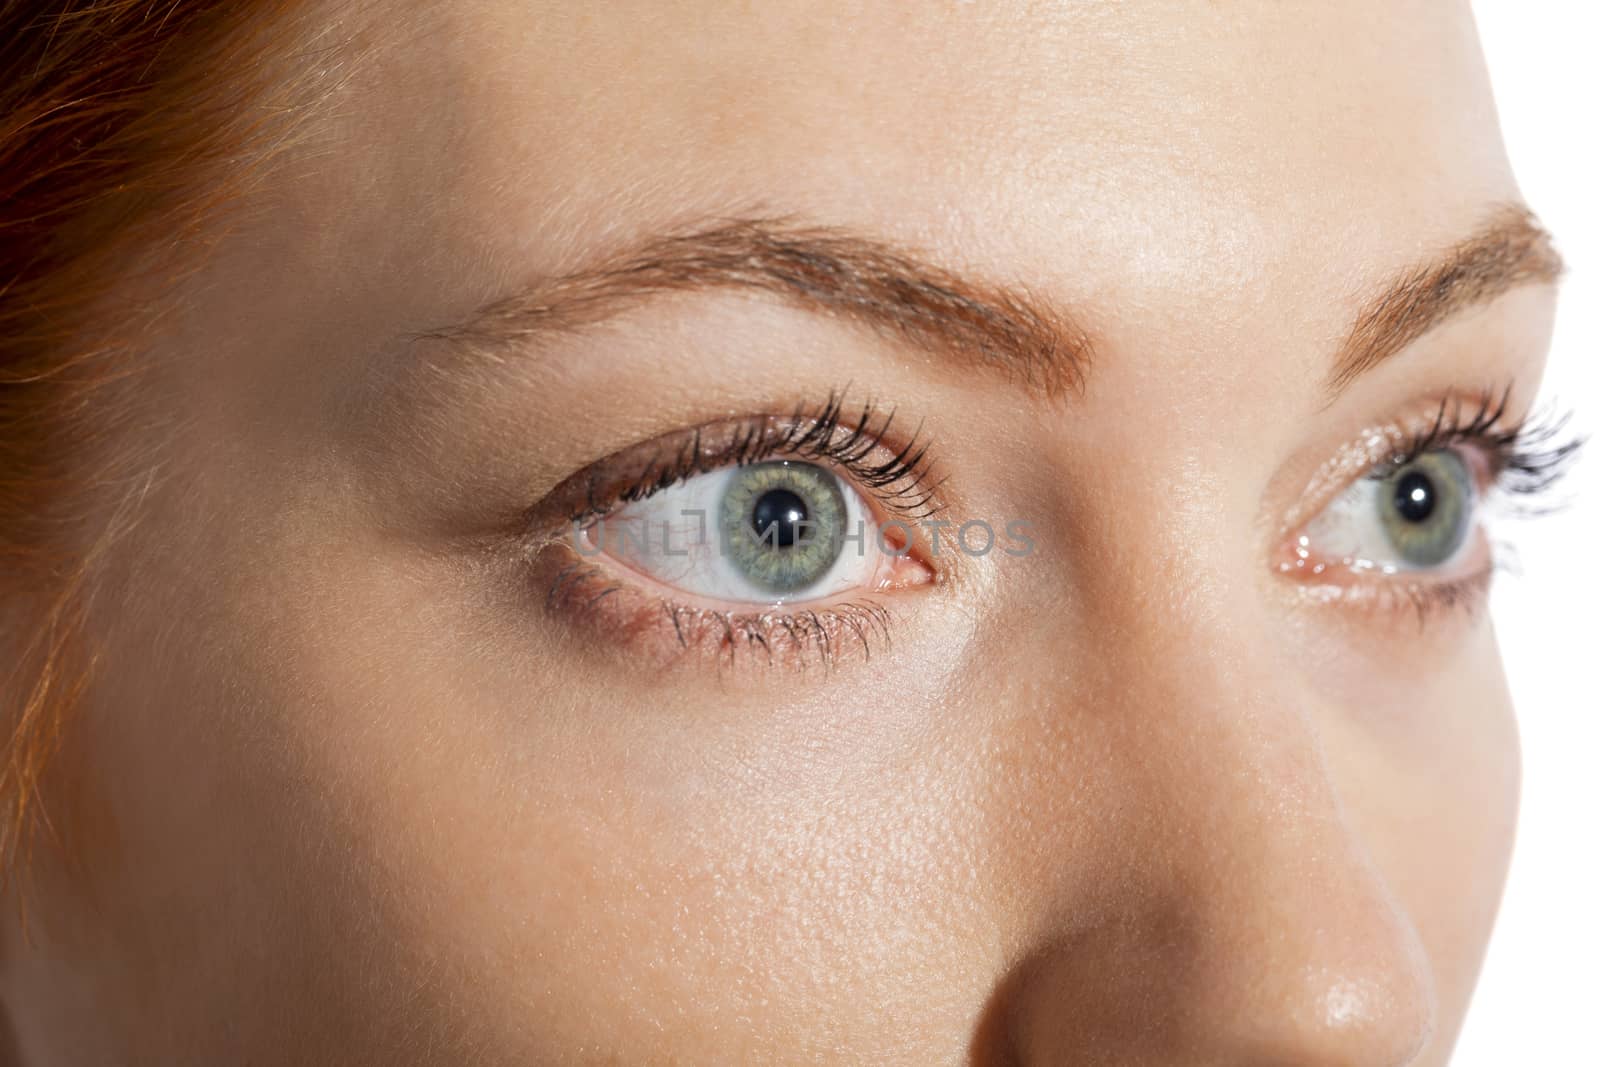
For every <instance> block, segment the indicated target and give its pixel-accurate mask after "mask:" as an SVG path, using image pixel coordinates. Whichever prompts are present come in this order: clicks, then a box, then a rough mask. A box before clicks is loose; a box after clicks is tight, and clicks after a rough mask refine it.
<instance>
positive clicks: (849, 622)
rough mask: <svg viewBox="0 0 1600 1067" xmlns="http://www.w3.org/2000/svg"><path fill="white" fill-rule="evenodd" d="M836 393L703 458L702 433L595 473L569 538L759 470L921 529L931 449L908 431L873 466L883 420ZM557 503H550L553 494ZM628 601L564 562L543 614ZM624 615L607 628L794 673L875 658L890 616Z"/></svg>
mask: <svg viewBox="0 0 1600 1067" xmlns="http://www.w3.org/2000/svg"><path fill="white" fill-rule="evenodd" d="M847 393H848V388H846V389H840V390H834V391H832V392H830V393H829V394H828V396H827V398H826V399H825V400H823V401H822V402H821V403H820V404H816V405H806V404H801V405H799V406H797V407H796V408H795V409H794V411H793V412H792V413H791V414H790V415H789V416H788V417H787V418H779V417H774V416H758V417H754V418H749V419H745V420H742V421H738V422H735V423H733V424H731V425H725V426H721V427H718V428H717V430H716V436H717V437H718V439H719V440H720V441H721V443H720V444H719V445H715V446H708V444H707V438H708V433H707V431H706V430H705V429H704V428H701V429H696V430H692V431H689V432H688V433H687V434H685V435H676V436H677V437H678V438H680V439H679V440H678V441H677V443H675V444H674V443H673V441H672V439H669V440H668V441H667V442H664V443H663V444H662V446H661V447H659V448H658V449H657V450H656V451H655V452H654V453H653V454H650V455H648V457H647V458H646V459H644V461H643V463H642V467H641V469H639V470H637V471H636V472H635V473H633V474H631V475H625V476H623V477H621V478H620V479H612V480H611V481H610V482H609V483H607V482H605V480H604V479H605V478H606V475H605V473H604V471H603V470H596V471H594V472H593V473H592V474H590V475H589V476H588V477H587V478H586V479H585V482H584V485H583V489H582V494H581V502H580V504H579V505H578V506H577V507H570V508H568V509H567V520H568V523H569V527H570V528H571V529H574V530H585V529H587V528H588V527H590V526H592V525H594V524H596V523H598V522H600V521H601V520H603V519H605V518H606V517H608V516H609V515H611V514H612V513H614V512H615V511H617V510H618V509H620V508H623V507H625V506H627V505H629V504H633V503H637V502H639V501H641V500H645V499H648V498H649V497H651V496H654V495H655V494H657V493H660V492H663V491H664V490H667V489H669V488H672V487H673V486H676V485H679V484H681V483H682V482H684V481H687V480H688V479H690V478H693V477H695V476H697V475H701V474H708V473H711V472H713V471H716V470H720V469H723V468H725V467H730V466H748V465H751V464H756V463H761V462H764V461H766V460H769V459H775V458H784V459H796V460H803V461H806V462H810V463H816V464H818V465H823V466H827V467H831V468H833V469H835V470H837V471H839V472H840V473H842V474H844V475H846V476H848V478H849V479H850V481H851V482H852V484H853V485H854V486H855V487H856V488H858V490H859V491H860V492H861V493H862V495H863V496H864V497H865V498H866V499H868V500H870V501H872V502H874V503H875V504H876V505H877V506H878V507H880V508H882V509H883V510H884V511H885V512H888V513H889V514H891V515H892V516H894V517H896V518H899V519H903V520H911V521H915V520H922V519H927V518H931V517H933V516H934V515H937V514H938V513H939V512H940V511H941V510H943V503H942V501H941V499H940V497H939V488H940V485H941V484H942V479H941V478H938V477H937V476H936V475H935V469H936V468H935V463H934V458H933V452H932V446H931V443H930V442H929V441H928V440H927V438H926V437H925V435H924V433H923V429H922V427H921V426H920V425H919V426H918V427H917V428H916V430H915V431H914V432H913V433H912V434H911V435H910V437H909V438H907V439H906V441H905V443H904V444H902V445H900V446H899V447H898V448H896V449H895V451H894V452H893V453H892V454H890V455H887V456H881V455H880V454H881V453H882V451H883V449H884V447H885V446H884V443H883V442H884V441H885V440H886V439H889V437H890V434H891V433H892V432H893V429H894V425H895V412H894V410H893V409H892V408H891V409H889V410H887V411H882V410H880V409H879V408H878V407H877V405H875V404H874V403H873V402H872V401H871V400H867V401H864V402H863V403H862V404H861V406H860V408H859V410H855V411H854V412H852V410H851V409H850V408H847V405H846V400H845V397H846V395H847ZM558 495H560V491H559V490H558ZM631 593H632V590H630V588H629V587H628V586H626V585H625V584H623V583H622V582H620V581H618V580H616V579H615V578H613V577H612V576H611V574H609V573H608V571H607V570H606V569H605V568H603V567H601V566H599V565H596V564H591V563H587V562H568V563H566V564H565V565H563V566H562V567H561V568H560V569H559V570H558V571H557V573H556V575H555V576H554V578H553V579H552V581H551V584H550V587H549V591H548V593H547V596H546V601H545V602H546V608H547V609H555V608H558V607H565V608H567V609H569V610H578V611H585V612H588V611H597V610H605V608H604V607H603V605H604V606H610V607H615V606H616V605H617V601H618V600H622V601H623V603H624V604H626V602H627V598H629V597H630V594H631ZM640 596H648V597H649V600H648V601H644V602H636V603H635V604H634V605H633V608H634V609H636V610H629V608H627V607H626V606H624V607H623V608H622V610H621V611H620V612H613V613H612V615H613V617H612V618H610V620H609V621H610V622H611V624H612V625H620V626H622V627H624V628H628V629H635V630H643V629H646V628H648V627H650V626H653V625H660V624H661V622H662V617H663V616H664V618H665V622H666V629H667V630H668V631H669V632H670V635H671V639H672V640H673V641H674V642H675V643H676V645H677V646H678V647H679V648H680V649H691V648H700V647H706V646H709V647H710V648H711V649H713V650H714V651H715V652H716V653H717V655H718V656H722V657H726V658H727V659H728V660H729V661H731V660H732V659H733V658H734V657H735V655H736V654H737V653H738V652H740V651H741V650H745V651H748V652H752V653H755V654H757V655H761V656H762V657H763V658H764V659H765V660H767V661H769V662H776V661H777V660H778V659H779V658H780V657H782V658H785V659H789V660H793V661H794V662H796V663H803V662H805V661H806V660H807V659H809V658H811V657H813V656H814V657H815V658H816V659H817V660H819V661H820V662H821V663H822V664H823V665H824V666H831V665H832V664H833V663H834V662H835V660H836V659H837V657H838V656H839V655H840V653H841V652H843V651H845V650H846V649H847V648H855V649H858V650H859V651H860V654H861V655H862V656H863V658H865V659H870V658H871V656H872V652H873V650H874V649H876V648H879V647H881V646H887V645H888V643H889V638H890V630H891V624H892V622H893V620H894V616H893V615H892V613H891V612H890V611H889V609H888V608H886V607H884V606H883V605H882V604H880V603H878V602H877V601H876V600H874V599H871V598H870V597H861V598H858V599H855V600H851V601H847V602H843V603H836V604H830V605H828V606H826V607H818V608H808V607H798V608H797V607H792V606H791V607H785V608H781V609H780V608H774V609H769V610H762V611H753V612H739V611H724V610H718V609H711V608H703V607H697V606H692V605H689V604H685V603H681V602H678V601H675V600H672V599H668V598H663V597H659V596H655V595H651V594H640Z"/></svg>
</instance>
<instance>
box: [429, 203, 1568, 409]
mask: <svg viewBox="0 0 1600 1067" xmlns="http://www.w3.org/2000/svg"><path fill="white" fill-rule="evenodd" d="M1562 269H1563V268H1562V263H1561V258H1560V256H1559V255H1557V254H1556V251H1555V248H1554V246H1553V244H1552V242H1551V240H1550V236H1549V234H1547V233H1546V232H1545V231H1544V229H1543V228H1541V227H1540V225H1539V224H1538V222H1537V220H1536V219H1535V218H1534V216H1533V214H1532V213H1531V212H1529V211H1528V210H1527V209H1526V208H1525V207H1522V206H1520V205H1503V206H1501V207H1500V208H1498V209H1496V210H1495V211H1494V212H1492V213H1491V216H1490V218H1489V219H1488V220H1487V222H1486V223H1485V224H1484V225H1483V226H1481V227H1480V228H1479V229H1478V230H1477V231H1476V232H1475V233H1473V234H1471V235H1470V236H1468V237H1466V238H1464V239H1462V240H1460V241H1458V242H1456V243H1455V244H1454V245H1451V246H1449V247H1448V248H1447V249H1446V250H1445V251H1444V253H1443V254H1442V255H1440V256H1437V257H1435V258H1433V259H1430V260H1428V261H1426V262H1424V263H1422V264H1419V265H1417V266H1414V267H1412V268H1410V269H1407V270H1404V271H1401V272H1400V273H1399V274H1397V275H1396V276H1394V277H1392V278H1391V279H1389V280H1388V281H1387V282H1385V283H1383V284H1382V285H1380V286H1379V287H1378V288H1377V290H1376V292H1375V294H1374V295H1372V296H1370V297H1368V299H1367V300H1366V301H1365V302H1364V303H1363V307H1362V310H1361V311H1360V312H1359V313H1358V315H1357V316H1356V318H1355V321H1354V324H1353V325H1352V327H1351V329H1350V332H1349V334H1348V336H1347V337H1346V338H1345V340H1344V342H1343V344H1342V345H1341V347H1340V349H1339V352H1338V354H1337V356H1336V357H1335V359H1334V361H1333V367H1332V371H1331V373H1330V374H1329V376H1328V378H1327V380H1326V382H1325V386H1326V389H1327V392H1328V393H1329V395H1330V398H1331V396H1335V395H1337V394H1338V393H1339V392H1341V391H1342V390H1344V389H1345V388H1346V387H1347V386H1348V385H1349V384H1350V383H1351V382H1353V381H1354V380H1355V379H1356V378H1358V377H1360V376H1361V375H1363V374H1365V373H1367V372H1368V371H1370V370H1372V369H1373V368H1374V367H1376V366H1378V365H1379V364H1380V363H1382V362H1384V361H1385V360H1387V359H1389V358H1390V357H1391V356H1394V355H1396V354H1397V353H1399V352H1400V351H1402V350H1403V349H1405V348H1406V346H1408V345H1409V344H1411V342H1413V341H1415V340H1417V339H1418V338H1419V337H1421V336H1422V335H1423V334H1425V333H1427V332H1428V331H1429V330H1431V329H1433V328H1434V327H1435V326H1437V325H1438V324H1439V323H1441V322H1442V321H1444V320H1445V319H1446V318H1449V317H1450V316H1452V315H1454V314H1457V313H1459V312H1460V311H1462V310H1464V309H1466V308H1468V307H1470V306H1473V305H1477V304H1483V303H1486V302H1488V301H1490V300H1492V299H1494V298H1495V297H1496V296H1499V295H1500V294H1502V293H1504V292H1506V291H1508V290H1510V289H1512V288H1514V287H1516V286H1519V285H1524V284H1528V283H1534V282H1553V281H1555V280H1556V279H1557V278H1558V277H1559V276H1560V274H1561V272H1562ZM708 289H735V290H738V289H743V290H748V291H759V292H766V293H771V294H775V295H777V296H779V297H782V298H784V299H786V300H788V301H790V302H791V303H794V304H797V305H798V306H800V307H803V308H806V309H809V310H814V311H820V312H823V313H827V314H831V315H834V316H837V317H840V318H843V319H845V320H847V321H850V322H854V323H856V324H858V325H861V326H864V327H866V328H868V329H871V330H874V331H876V332H878V333H880V334H884V335H887V336H890V337H892V338H894V339H896V340H898V341H900V342H902V343H904V344H907V345H910V346H911V347H913V348H916V349H919V350H922V351H926V352H929V353H932V354H935V355H938V356H939V357H941V358H942V359H945V360H948V361H953V362H954V363H955V364H956V365H957V366H961V367H965V368H975V369H980V370H986V371H990V372H998V373H999V374H1000V375H1001V376H1003V377H1004V378H1006V379H1008V380H1010V381H1012V382H1015V383H1017V384H1020V385H1021V386H1022V387H1023V388H1024V389H1026V390H1028V391H1030V392H1033V393H1036V394H1038V395H1042V396H1045V397H1058V396H1061V395H1064V394H1068V393H1079V392H1082V390H1083V388H1084V386H1085V383H1086V382H1087V379H1088V373H1089V370H1090V368H1091V366H1092V365H1093V362H1094V358H1095V348H1094V343H1093V340H1092V338H1091V335H1090V334H1089V333H1088V332H1087V331H1086V330H1085V329H1084V328H1083V327H1082V326H1081V325H1080V324H1079V323H1078V322H1077V321H1076V320H1075V319H1074V318H1073V317H1072V316H1071V315H1070V314H1069V313H1068V312H1066V311H1065V310H1064V309H1062V308H1060V307H1058V306H1056V305H1055V304H1053V303H1051V302H1048V301H1043V300H1039V299H1037V298H1035V297H1033V296H1032V295H1031V294H1029V293H1028V292H1026V291H1025V290H1024V289H1022V288H1021V287H1017V286H1005V285H996V284H990V283H988V282H984V281H982V280H978V279H974V278H966V277H962V276H960V275H959V274H957V273H955V272H952V271H949V270H946V269H944V268H942V267H939V266H938V265H936V264H933V263H930V262H928V261H926V260H923V259H920V258H919V257H917V256H916V255H914V254H912V253H910V252H907V251H904V250H900V249H897V248H894V247H893V246H891V245H889V244H886V243H884V242H882V241H878V240H874V239H871V238H869V237H865V236H861V235H859V234H855V233H852V232H850V231H848V230H844V229H840V228H835V227H825V226H815V225H798V224H796V223H794V222H793V221H791V220H788V219H783V218H745V219H732V220H725V221H720V222H716V223H713V224H711V225H702V226H699V227H694V228H688V229H683V230H680V231H677V232H667V233H662V234H657V235H655V236H652V237H649V238H647V239H645V240H644V241H643V242H640V243H638V244H636V245H632V246H630V247H628V248H626V249H624V250H622V251H620V252H617V253H614V254H612V255H610V256H608V257H605V258H603V259H601V260H600V261H599V262H597V263H596V264H594V265H592V266H588V267H584V268H580V269H578V270H576V271H573V272H571V273H567V274H562V275H558V276H554V277H551V278H547V279H542V280H540V281H537V282H535V283H534V284H533V285H531V286H529V287H527V288H525V289H524V290H523V291H520V292H518V293H515V294H513V295H512V296H509V297H506V298H503V299H500V300H497V301H495V302H493V303H491V304H489V305H487V306H486V307H484V308H481V309H480V310H479V311H478V312H477V313H475V314H474V315H473V316H471V317H470V318H469V319H468V320H467V321H465V322H463V323H460V324H458V325H453V326H446V327H441V328H437V329H431V330H425V331H422V332H419V333H415V334H412V335H411V337H412V339H413V340H432V341H446V342H452V343H456V344H461V345H465V346H468V347H470V348H473V349H476V350H488V351H493V352H498V351H501V350H504V349H510V348H517V347H524V346H526V345H529V344H533V343H537V342H539V341H541V340H543V339H544V338H545V337H547V336H548V335H550V334H553V333H564V332H571V331H576V330H580V329H582V328H583V327H585V326H589V325H593V324H595V323H598V322H601V321H604V320H606V319H608V318H611V317H613V316H615V315H618V314H620V313H622V312H623V311H626V310H628V309H629V308H631V307H633V306H636V305H638V304H640V303H643V302H645V301H647V300H649V299H651V298H654V297H658V296H661V295H663V294H667V293H673V292H691V291H701V290H708Z"/></svg>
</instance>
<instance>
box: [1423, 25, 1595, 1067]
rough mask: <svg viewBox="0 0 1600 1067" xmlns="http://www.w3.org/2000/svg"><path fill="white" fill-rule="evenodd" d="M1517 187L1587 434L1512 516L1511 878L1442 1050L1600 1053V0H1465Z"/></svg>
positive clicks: (1562, 388) (1555, 378) (1572, 398)
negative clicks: (1557, 254) (1516, 743)
mask: <svg viewBox="0 0 1600 1067" xmlns="http://www.w3.org/2000/svg"><path fill="white" fill-rule="evenodd" d="M1473 9H1474V10H1475V11H1476V12H1477V16H1478V29H1479V32H1480V33H1481V35H1482V37H1483V47H1484V52H1485V53H1486V55H1487V57H1488V61H1489V73H1490V76H1491V77H1492V78H1493V79H1494V88H1495V96H1496V98H1497V99H1498V101H1499V105H1500V121H1501V126H1502V128H1503V130H1504V133H1505V139H1506V145H1507V148H1508V149H1509V150H1510V153H1511V160H1512V163H1513V165H1514V166H1515V167H1516V171H1517V178H1518V181H1519V183H1520V184H1521V186H1522V192H1523V195H1524V196H1525V197H1526V198H1527V201H1528V203H1529V204H1530V205H1531V206H1532V207H1533V209H1534V211H1536V212H1537V213H1538V214H1539V216H1540V218H1542V219H1543V220H1544V223H1545V225H1546V226H1547V227H1548V228H1549V229H1550V231H1551V232H1552V233H1554V234H1555V236H1556V241H1557V244H1558V245H1559V247H1560V249H1561V253H1562V255H1563V256H1564V257H1565V258H1566V260H1567V263H1568V266H1569V268H1570V272H1571V273H1570V274H1569V275H1568V277H1567V279H1566V281H1565V283H1564V285H1563V293H1562V297H1561V311H1560V316H1559V318H1558V320H1557V324H1556V334H1555V344H1554V347H1553V349H1552V350H1551V359H1550V371H1549V375H1548V376H1547V378H1546V381H1545V390H1544V395H1545V397H1546V398H1547V399H1555V400H1559V401H1560V402H1561V403H1562V404H1563V405H1566V406H1575V407H1576V408H1577V409H1578V416H1579V422H1580V423H1581V426H1582V428H1583V429H1584V430H1585V431H1587V432H1588V433H1589V434H1590V436H1591V438H1595V439H1594V440H1592V441H1591V444H1590V448H1589V452H1588V456H1587V457H1586V459H1585V461H1584V462H1582V463H1580V464H1579V466H1578V468H1577V469H1576V471H1575V472H1574V475H1573V477H1572V479H1571V481H1570V482H1568V483H1567V488H1568V491H1570V492H1572V493H1573V494H1574V497H1575V498H1574V500H1573V503H1572V506H1571V507H1570V508H1569V509H1568V510H1566V511H1564V512H1562V513H1560V514H1559V515H1556V516H1554V517H1551V518H1545V519H1540V520H1538V521H1536V522H1527V523H1518V524H1516V526H1515V528H1513V529H1512V530H1510V531H1509V533H1510V539H1511V541H1512V543H1513V544H1514V545H1515V547H1516V550H1517V555H1518V556H1519V558H1520V560H1521V567H1522V572H1523V573H1522V576H1521V577H1517V576H1506V575H1501V576H1500V578H1499V579H1497V586H1496V588H1495V591H1494V593H1493V599H1492V605H1493V612H1494V618H1495V624H1496V627H1497V629H1498V630H1499V633H1500V642H1501V647H1502V648H1503V649H1504V652H1505V660H1506V670H1507V672H1508V673H1509V674H1510V677H1511V689H1512V692H1513V693H1514V694H1515V696H1516V699H1517V710H1518V713H1519V716H1520V718H1521V723H1522V753H1523V791H1522V815H1521V824H1520V829H1519V831H1518V838H1517V848H1516V855H1515V857H1514V859H1513V860H1512V865H1511V880H1510V883H1509V884H1508V885H1507V887H1506V896H1505V902H1504V904H1503V905H1502V908H1501V913H1500V923H1499V926H1498V927H1497V928H1496V930H1495V934H1494V940H1493V941H1492V942H1490V946H1489V957H1488V960H1487V962H1486V963H1485V965H1484V972H1483V980H1482V982H1481V983H1480V984H1479V986H1478V993H1477V997H1476V999H1475V1000H1474V1001H1473V1007H1472V1011H1471V1012H1470V1013H1469V1014H1468V1016H1467V1023H1466V1028H1465V1029H1464V1030H1463V1032H1462V1035H1461V1040H1460V1043H1459V1044H1458V1045H1457V1046H1456V1055H1455V1058H1454V1059H1453V1060H1452V1061H1451V1063H1452V1065H1453V1067H1491V1065H1492V1067H1508V1065H1510V1067H1521V1065H1523V1064H1538V1065H1544V1064H1553V1065H1567V1064H1574V1065H1582V1064H1600V1033H1597V1029H1600V862H1597V859H1596V853H1597V851H1600V832H1597V826H1596V819H1595V816H1596V814H1597V813H1600V764H1597V763H1596V755H1597V753H1600V572H1597V570H1596V566H1595V559H1594V554H1595V552H1596V550H1600V432H1597V431H1600V205H1597V203H1596V200H1597V198H1600V152H1597V151H1596V143H1597V141H1600V114H1597V110H1596V109H1597V105H1600V8H1597V6H1596V5H1595V4H1594V3H1592V0H1474V3H1473Z"/></svg>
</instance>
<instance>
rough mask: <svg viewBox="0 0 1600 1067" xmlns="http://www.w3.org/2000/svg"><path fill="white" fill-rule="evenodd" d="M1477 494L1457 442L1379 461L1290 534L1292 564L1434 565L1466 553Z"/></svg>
mask: <svg viewBox="0 0 1600 1067" xmlns="http://www.w3.org/2000/svg"><path fill="white" fill-rule="evenodd" d="M1479 498H1480V494H1479V491H1478V486H1477V482H1476V479H1475V478H1474V475H1473V471H1472V468H1471V466H1470V463H1469V460H1468V458H1467V457H1465V456H1463V455H1462V453H1461V451H1460V450H1459V449H1455V448H1445V449H1436V450H1433V451H1428V452H1423V453H1421V454H1420V455H1417V456H1415V457H1412V458H1409V459H1405V460H1402V461H1399V462H1395V463H1388V464H1384V465H1382V466H1381V467H1379V468H1378V469H1377V470H1375V471H1372V472H1369V473H1368V474H1366V475H1365V476H1363V477H1362V478H1360V479H1358V480H1357V481H1356V482H1355V484H1353V485H1351V486H1350V487H1349V488H1348V489H1346V490H1345V491H1344V492H1343V493H1341V494H1340V495H1339V497H1338V498H1337V499H1335V500H1334V501H1333V502H1332V503H1330V504H1329V505H1328V506H1327V507H1326V508H1324V509H1323V510H1322V512H1321V513H1320V514H1318V515H1317V517H1316V518H1315V519H1313V520H1312V521H1311V522H1310V523H1308V524H1307V525H1306V526H1305V528H1304V529H1303V530H1302V532H1301V533H1300V535H1299V537H1298V538H1297V539H1296V541H1295V546H1294V552H1295V556H1296V559H1295V560H1294V562H1293V564H1292V565H1291V566H1292V567H1293V568H1294V569H1296V570H1299V571H1302V572H1305V573H1309V574H1312V575H1320V574H1321V573H1322V572H1323V571H1325V570H1326V569H1327V568H1328V566H1330V565H1332V564H1339V565H1342V566H1344V567H1347V568H1349V569H1351V570H1354V571H1376V572H1378V573H1380V574H1397V573H1401V572H1408V571H1438V570H1444V569H1448V568H1449V567H1450V566H1451V565H1452V564H1455V563H1458V562H1460V560H1461V559H1462V558H1463V557H1464V556H1467V555H1470V554H1471V551H1472V548H1473V546H1474V543H1475V542H1476V540H1477V538H1475V537H1474V534H1475V533H1476V532H1477V529H1478V525H1479V522H1478V514H1477V513H1478V510H1479V508H1478V504H1479Z"/></svg>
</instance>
